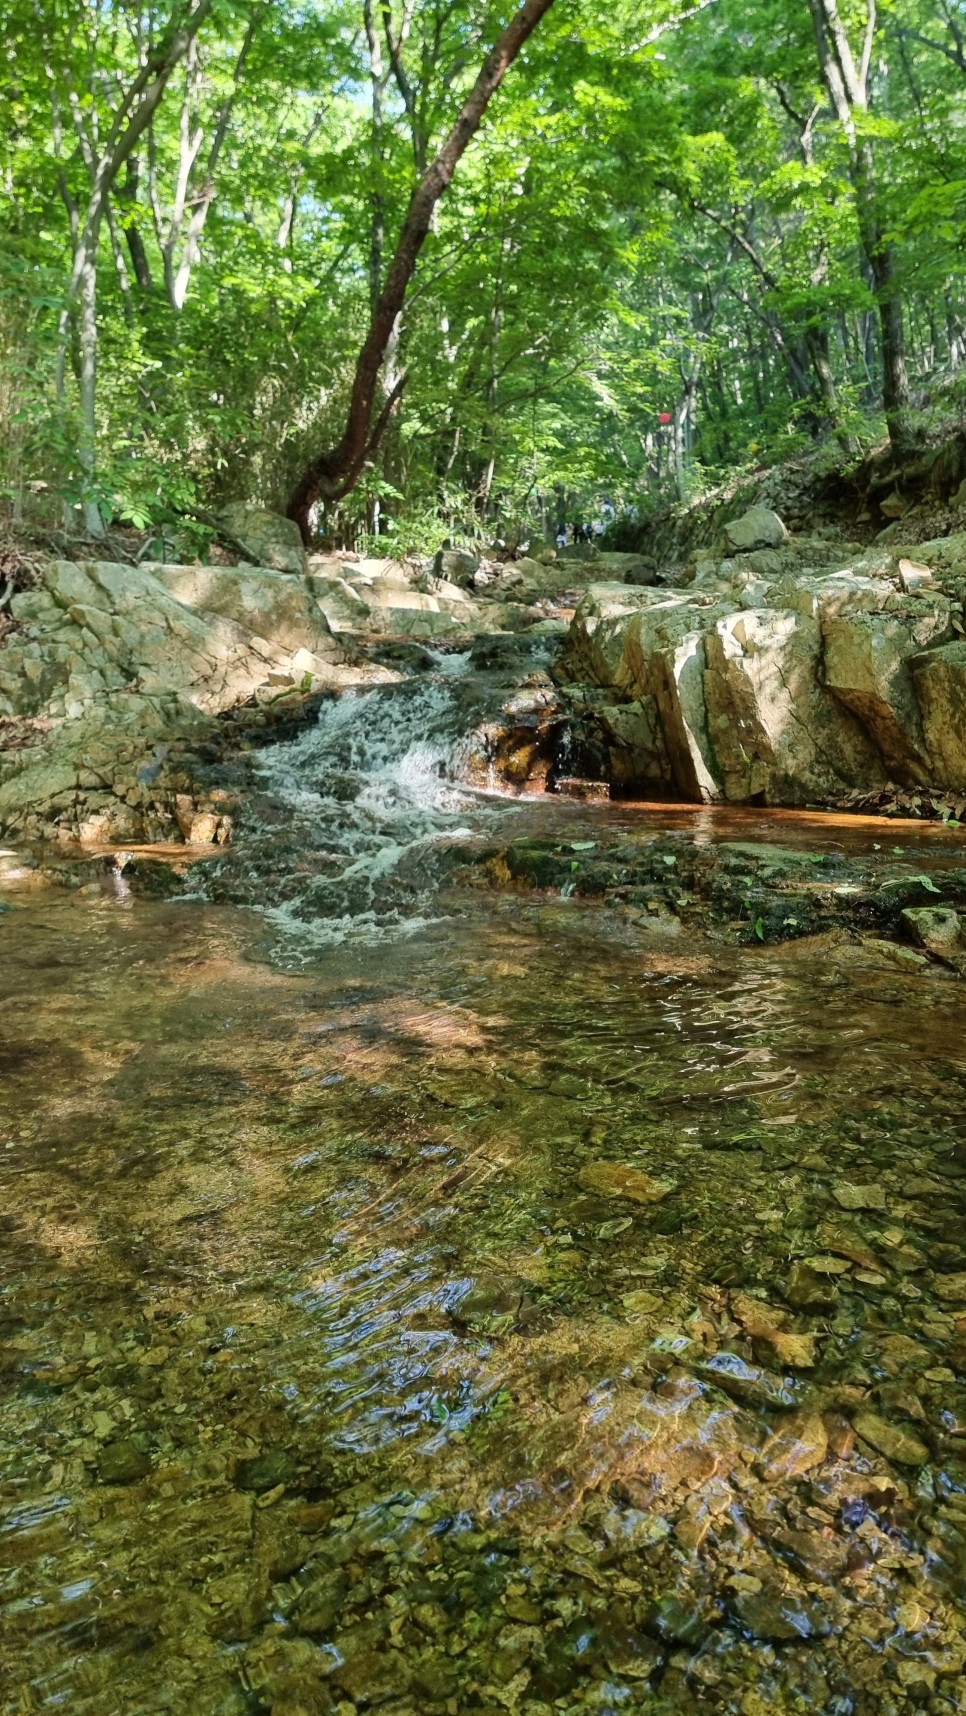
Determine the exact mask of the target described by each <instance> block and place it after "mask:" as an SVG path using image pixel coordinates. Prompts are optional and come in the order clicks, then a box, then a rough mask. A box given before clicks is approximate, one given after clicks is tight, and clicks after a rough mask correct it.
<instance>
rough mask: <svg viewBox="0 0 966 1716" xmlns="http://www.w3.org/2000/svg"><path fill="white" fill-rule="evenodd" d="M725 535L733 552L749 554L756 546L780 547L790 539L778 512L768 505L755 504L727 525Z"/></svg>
mask: <svg viewBox="0 0 966 1716" xmlns="http://www.w3.org/2000/svg"><path fill="white" fill-rule="evenodd" d="M724 536H725V542H726V544H727V546H728V549H729V550H730V552H731V553H732V554H748V553H750V552H751V551H752V550H753V549H755V548H780V547H781V545H782V543H783V542H785V541H787V539H788V531H787V530H786V529H785V526H784V524H783V523H782V521H781V519H780V518H779V516H778V514H777V512H772V511H771V508H770V507H767V506H753V507H749V509H748V511H747V512H743V513H742V515H741V517H740V518H734V519H732V520H731V521H730V522H729V523H728V524H726V525H725V527H724Z"/></svg>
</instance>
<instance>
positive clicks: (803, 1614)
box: [732, 1586, 829, 1644]
mask: <svg viewBox="0 0 966 1716" xmlns="http://www.w3.org/2000/svg"><path fill="white" fill-rule="evenodd" d="M732 1609H733V1612H734V1615H735V1618H736V1619H737V1621H738V1622H739V1624H740V1625H741V1627H742V1629H743V1631H744V1632H746V1633H750V1634H751V1637H752V1638H753V1639H760V1640H761V1641H762V1642H763V1643H768V1644H791V1643H795V1642H798V1643H800V1642H801V1641H802V1640H803V1639H810V1638H814V1637H815V1636H816V1635H822V1634H825V1633H827V1632H828V1630H829V1626H828V1621H827V1620H826V1619H825V1617H824V1616H823V1615H822V1614H821V1611H820V1610H818V1609H817V1608H816V1606H815V1605H814V1604H810V1603H805V1602H804V1601H803V1599H802V1598H800V1597H797V1596H796V1595H795V1593H794V1592H792V1591H782V1590H779V1589H778V1588H769V1587H768V1586H766V1587H765V1588H764V1590H762V1591H741V1592H739V1594H738V1596H737V1597H735V1599H734V1601H733V1603H732Z"/></svg>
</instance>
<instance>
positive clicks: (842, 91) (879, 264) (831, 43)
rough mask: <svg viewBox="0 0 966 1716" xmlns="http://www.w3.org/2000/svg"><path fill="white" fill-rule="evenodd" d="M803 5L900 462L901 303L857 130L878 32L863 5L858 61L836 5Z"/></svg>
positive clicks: (904, 389)
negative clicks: (839, 149) (865, 279)
mask: <svg viewBox="0 0 966 1716" xmlns="http://www.w3.org/2000/svg"><path fill="white" fill-rule="evenodd" d="M808 5H809V9H810V11H811V14H812V22H813V24H814V27H815V45H816V48H817V51H818V59H819V65H820V67H821V70H822V76H823V78H824V80H825V86H826V88H827V90H828V93H829V97H830V99H831V102H832V106H833V108H834V109H835V113H836V115H837V117H838V120H839V123H840V124H841V126H842V130H843V131H844V133H845V137H846V140H847V142H848V146H849V157H850V164H851V176H852V185H853V189H854V191H855V208H856V217H857V222H858V228H859V243H860V244H861V246H862V252H863V255H864V257H865V261H866V264H867V266H868V270H869V275H870V277H871V282H872V291H873V294H874V297H875V303H876V311H877V314H878V318H879V332H880V336H881V342H882V404H883V408H884V410H885V417H886V423H887V425H888V429H889V439H890V441H891V442H892V449H893V452H894V453H895V455H896V458H897V459H903V458H906V457H907V456H908V454H909V453H910V452H911V451H912V449H913V446H914V437H913V434H912V429H911V426H910V424H909V377H908V374H907V371H906V349H905V331H904V328H903V319H902V303H901V301H900V298H899V295H898V292H897V291H896V284H895V270H894V266H893V256H892V247H891V245H890V244H889V241H888V239H887V237H886V235H885V231H884V228H883V224H882V218H881V214H880V206H879V194H878V185H877V180H876V161H875V152H874V149H873V145H872V141H871V138H870V137H869V136H868V135H867V134H866V133H865V132H864V130H863V126H862V120H863V118H864V116H865V114H866V113H867V112H868V106H869V95H868V88H869V67H870V65H871V60H872V48H873V43H874V40H875V32H876V28H877V13H876V0H866V21H865V31H864V36H863V43H862V51H861V55H860V57H859V59H858V60H856V58H855V55H854V54H853V52H852V48H851V45H850V43H849V39H848V36H847V34H846V30H845V26H844V24H843V22H842V18H841V15H840V13H839V9H838V0H808ZM857 116H858V117H857Z"/></svg>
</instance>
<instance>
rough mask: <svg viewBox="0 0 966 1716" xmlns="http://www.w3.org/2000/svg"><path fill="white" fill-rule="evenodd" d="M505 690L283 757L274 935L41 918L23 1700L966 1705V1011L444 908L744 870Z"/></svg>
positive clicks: (26, 1257) (30, 1182)
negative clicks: (504, 844) (498, 722)
mask: <svg viewBox="0 0 966 1716" xmlns="http://www.w3.org/2000/svg"><path fill="white" fill-rule="evenodd" d="M475 696H476V693H475V692H474V690H473V688H472V686H470V685H469V684H468V683H466V682H465V681H464V679H463V678H461V676H460V675H459V674H448V675H447V674H442V673H441V674H439V675H437V676H434V677H433V678H432V679H431V680H430V681H428V682H426V683H424V684H423V685H421V686H417V687H404V688H402V689H401V690H400V691H398V692H395V693H392V694H389V693H367V694H365V698H366V701H365V702H364V705H363V707H362V708H361V709H360V708H359V703H360V699H355V700H344V701H343V702H342V703H341V704H339V705H333V706H331V707H330V708H329V709H328V710H327V711H326V712H324V714H323V717H322V720H321V722H320V725H319V727H318V728H317V729H316V730H314V731H313V732H312V733H309V734H305V735H303V736H302V737H301V738H299V739H296V740H295V741H294V742H293V743H292V744H290V745H287V746H279V747H276V748H275V750H274V751H271V752H266V753H265V755H264V757H263V759H262V763H261V770H262V784H261V792H260V794H259V795H257V796H256V799H255V800H253V805H252V810H251V815H250V817H249V820H248V823H247V826H246V827H245V828H243V831H242V835H241V838H240V840H239V843H238V846H237V848H236V849H235V851H234V853H233V854H232V856H231V858H230V859H229V860H226V861H225V869H224V874H223V875H222V877H221V878H220V881H219V880H218V879H216V885H215V887H214V889H213V892H214V893H215V895H216V896H218V897H219V898H222V897H224V898H227V897H229V896H230V897H231V898H233V899H235V900H247V901H249V902H250V903H249V904H232V903H212V901H211V900H210V899H207V900H206V899H205V898H202V897H201V896H200V895H199V896H198V897H195V898H193V899H192V898H189V899H182V900H177V901H170V902H159V901H151V900H144V899H140V898H137V897H136V896H133V895H132V894H131V893H130V892H129V891H128V889H127V888H126V886H125V884H124V878H123V875H121V876H118V875H116V874H114V873H109V874H107V875H105V878H104V880H103V882H99V883H97V884H96V885H93V884H92V887H91V889H89V890H85V891H83V892H82V893H79V894H74V895H67V894H60V893H54V892H50V893H47V892H24V893H22V894H19V895H16V894H15V895H11V896H10V899H11V903H12V904H13V905H14V907H15V909H14V910H11V911H9V912H5V913H4V914H3V915H2V917H0V939H2V947H3V952H2V961H0V1002H2V1015H0V1016H2V1019H3V1031H2V1037H0V1237H2V1242H3V1249H2V1277H0V1289H2V1306H3V1325H4V1327H3V1333H4V1337H5V1342H4V1348H3V1357H2V1361H0V1387H2V1390H3V1394H2V1407H0V1446H2V1457H0V1709H2V1711H3V1712H4V1716H7V1713H10V1716H13V1713H15V1712H16V1713H18V1716H19V1713H21V1712H29V1711H35V1710H36V1711H40V1710H47V1709H51V1710H58V1709H60V1710H65V1711H69V1712H71V1716H74V1713H77V1716H141V1713H142V1712H143V1713H144V1716H154V1713H155V1712H171V1713H172V1716H268V1713H269V1712H271V1713H272V1716H316V1713H320V1716H324V1713H329V1712H338V1713H339V1716H353V1713H354V1712H355V1711H366V1710H369V1709H377V1710H379V1711H380V1712H382V1713H383V1716H422V1713H423V1712H429V1713H436V1712H438V1713H440V1716H443V1713H447V1716H462V1713H463V1712H466V1713H467V1716H469V1713H470V1712H480V1713H488V1716H498V1713H499V1712H504V1711H509V1712H511V1713H513V1712H520V1713H521V1716H550V1713H551V1712H554V1711H561V1712H574V1713H577V1712H589V1711H594V1712H635V1713H637V1712H647V1713H651V1712H659V1713H662V1716H664V1713H666V1716H671V1713H672V1712H674V1713H676V1712H688V1713H690V1712H701V1713H704V1712H714V1713H718V1712H721V1713H725V1712H727V1713H729V1716H730V1713H732V1712H734V1713H735V1716H766V1712H767V1713H770V1712H785V1711H788V1712H793V1711H794V1712H810V1713H815V1716H849V1713H851V1712H855V1713H856V1716H880V1713H882V1716H890V1713H892V1712H900V1711H906V1710H911V1709H924V1710H928V1711H930V1712H946V1711H956V1710H966V1690H964V1688H966V1679H964V1673H963V1669H964V1664H966V1605H964V1597H966V1380H964V1378H966V1228H964V1223H963V1216H964V1205H966V990H964V988H963V986H962V983H961V982H960V981H959V980H958V979H956V978H954V977H952V976H950V975H948V974H946V973H945V972H942V971H936V970H935V969H933V968H931V967H930V968H911V967H910V968H908V969H906V968H904V967H901V966H896V965H889V964H888V962H885V961H883V960H881V959H877V958H875V957H871V958H865V957H863V954H862V950H861V948H857V947H856V945H854V944H853V943H852V942H849V941H848V939H847V938H837V937H832V938H828V939H826V940H824V941H823V940H815V939H805V940H802V941H800V942H793V943H789V944H787V945H786V946H784V947H779V948H767V947H755V946H751V947H748V946H742V947H733V946H725V945H716V944H715V943H714V942H712V941H709V940H708V939H706V938H705V937H703V936H701V937H699V936H697V935H695V936H694V937H693V938H692V937H690V936H689V935H688V934H687V933H682V932H681V931H680V930H677V931H676V932H675V929H674V926H671V925H668V924H666V923H664V922H663V921H662V922H658V923H656V924H655V925H654V926H650V927H649V926H648V925H646V924H642V923H640V922H638V921H631V919H630V918H629V917H628V916H627V915H626V914H622V913H621V912H619V911H613V910H608V909H607V908H606V907H603V906H597V905H593V904H588V903H587V902H585V901H580V900H578V899H577V898H561V897H560V896H559V895H557V896H549V895H535V894H524V893H520V894H512V893H511V894H500V893H496V892H494V893H487V892H481V891H479V890H476V889H472V888H469V887H465V888H461V887H459V886H457V885H454V884H453V883H452V881H449V882H446V881H445V879H441V874H440V872H439V871H438V869H437V866H436V862H435V860H436V857H437V855H438V854H439V853H440V852H441V851H442V850H443V849H444V848H445V846H446V843H447V842H449V841H451V840H453V839H457V838H458V839H460V840H462V841H465V840H467V839H472V838H474V837H476V836H478V835H480V834H483V833H485V834H489V833H491V832H492V830H493V829H494V828H496V827H500V828H502V827H504V826H507V827H511V828H515V829H519V828H534V829H537V830H540V829H556V830H561V829H565V830H566V831H567V834H568V837H569V838H570V839H572V840H573V841H574V842H575V849H577V845H578V844H579V843H580V842H581V840H582V839H584V838H586V839H595V838H597V837H598V835H599V833H600V831H601V829H602V828H605V827H606V826H608V825H610V824H619V826H620V827H621V829H622V830H623V831H624V833H627V832H628V831H630V833H631V834H634V833H635V831H636V832H637V833H639V835H640V838H642V839H644V838H650V837H652V836H653V833H654V830H655V828H665V827H668V826H673V827H674V828H676V829H677V830H678V831H679V835H680V837H681V838H682V839H687V838H691V837H693V838H697V839H701V840H714V839H715V838H717V837H719V835H721V834H722V833H724V834H727V833H729V832H730V833H732V834H733V832H734V830H733V826H732V823H731V822H729V819H728V818H720V819H717V821H716V819H715V817H714V816H713V815H709V814H707V813H705V814H704V815H702V816H698V817H693V818H691V819H690V820H689V819H688V818H686V817H683V816H682V814H681V813H680V812H674V811H666V812H646V811H643V810H638V809H635V808H634V807H614V808H608V807H598V806H591V807H588V806H583V807H582V806H579V805H569V806H567V805H561V804H559V803H552V802H550V801H543V802H535V801H526V802H522V803H520V802H518V803H508V802H507V801H505V800H502V799H499V798H497V797H495V796H494V797H488V796H486V795H485V794H484V795H481V794H479V793H477V792H473V791H471V790H470V789H469V788H467V787H466V786H464V785H462V784H461V781H460V773H461V768H460V758H461V755H462V750H461V747H462V746H464V743H465V734H466V733H467V732H468V731H469V730H470V729H471V727H472V725H473V722H474V721H475V720H477V719H478V716H479V708H478V707H477V705H476V703H475V702H474V698H475ZM353 703H354V705H355V707H353ZM743 827H744V828H745V830H746V833H745V837H746V838H748V837H749V835H748V833H747V830H748V829H749V828H753V829H754V830H756V831H757V832H756V833H755V834H754V836H753V837H754V838H758V839H772V840H775V839H778V838H781V839H782V840H786V841H788V840H790V841H793V842H795V843H797V844H799V845H801V844H807V843H808V842H809V841H810V840H813V841H814V842H815V844H816V846H818V847H821V845H822V843H823V842H826V841H828V840H829V839H830V838H831V837H832V835H831V833H830V830H829V828H828V826H827V825H825V824H822V823H821V822H817V823H816V824H813V825H810V824H809V823H808V822H807V821H806V820H805V819H797V820H795V819H791V820H790V819H781V818H769V817H768V816H767V815H765V814H761V815H759V816H756V817H753V818H751V819H746V821H745V823H744V824H743ZM812 828H814V833H812V832H811V830H812ZM834 837H835V839H837V840H839V841H843V840H845V841H848V840H849V839H851V840H855V841H860V842H861V841H862V840H871V838H872V835H871V833H869V834H867V833H864V832H862V831H860V830H858V829H857V830H856V832H855V833H854V834H851V835H850V834H848V833H843V831H842V830H840V829H837V830H835V831H834ZM959 838H960V837H959V836H956V835H954V834H947V835H944V836H943V840H942V842H941V843H939V844H937V843H936V841H935V840H931V837H929V836H927V835H923V837H922V841H921V846H922V852H921V856H920V857H917V862H920V861H921V863H922V865H923V867H924V868H927V869H928V866H929V865H930V863H932V862H934V861H935V862H947V863H948V862H949V861H950V850H952V851H953V852H954V853H955V852H957V851H958V841H959Z"/></svg>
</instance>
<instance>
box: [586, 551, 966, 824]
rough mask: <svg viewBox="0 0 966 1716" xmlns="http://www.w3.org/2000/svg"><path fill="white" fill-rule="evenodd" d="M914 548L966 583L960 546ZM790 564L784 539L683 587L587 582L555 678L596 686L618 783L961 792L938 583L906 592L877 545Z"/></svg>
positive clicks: (956, 711) (780, 791)
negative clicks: (835, 558) (814, 563)
mask: <svg viewBox="0 0 966 1716" xmlns="http://www.w3.org/2000/svg"><path fill="white" fill-rule="evenodd" d="M795 553H797V549H796V550H795ZM917 554H918V555H919V556H920V557H921V559H922V561H923V562H925V561H926V559H927V556H928V558H929V561H930V564H932V563H933V562H935V563H936V564H937V565H941V566H948V567H949V568H950V571H949V573H948V574H947V583H948V582H949V580H953V584H952V585H951V587H952V588H955V587H956V585H955V580H956V579H958V578H960V577H964V575H966V540H963V541H962V542H960V543H959V544H958V545H957V546H951V545H950V544H948V543H946V544H940V545H932V544H926V545H924V547H923V548H921V549H919V550H917ZM792 559H794V555H793V550H792V547H791V546H790V547H789V548H787V549H785V550H783V551H782V552H781V553H780V554H778V555H777V556H776V558H775V559H774V561H768V560H767V559H762V558H760V557H759V552H758V551H755V552H754V553H749V554H746V555H738V556H732V557H730V558H726V559H725V560H717V561H716V560H707V561H705V560H702V561H701V562H700V563H699V564H698V565H697V567H696V572H697V576H696V580H695V582H694V583H693V584H691V585H690V586H689V587H688V588H687V589H685V590H647V589H637V590H631V589H628V587H627V586H617V585H613V584H601V585H593V586H591V587H590V589H588V591H587V592H586V595H585V596H584V598H583V599H582V601H581V602H580V604H579V606H578V608H577V611H576V613H575V615H574V619H573V622H572V625H571V627H570V631H569V633H568V636H567V639H566V641H565V645H564V648H563V650H562V652H561V657H560V660H559V663H558V668H557V677H558V678H559V679H562V680H564V681H566V680H570V681H572V682H577V683H582V684H584V685H590V686H593V687H597V688H599V690H600V693H601V696H600V699H599V702H598V703H597V704H595V705H593V708H594V709H595V711H596V713H595V714H594V717H593V719H594V720H596V721H597V723H598V727H599V730H600V732H601V734H602V737H603V742H604V745H605V748H607V749H609V752H610V756H611V762H612V766H613V769H614V774H613V776H612V778H613V780H614V781H615V782H617V784H626V783H627V782H629V781H635V782H640V783H646V784H648V785H651V784H653V786H654V788H655V790H659V789H663V790H670V791H674V792H677V793H679V794H680V795H681V796H683V797H685V798H687V799H689V800H692V801H701V800H705V801H710V802H713V801H714V800H716V799H726V800H729V801H731V802H736V803H740V802H747V801H748V800H750V799H758V800H761V801H763V802H765V803H770V804H800V803H809V802H816V801H822V800H826V801H827V800H828V799H830V798H832V799H834V798H835V797H837V796H839V795H840V794H841V793H842V792H843V790H846V789H847V790H851V789H854V788H862V789H871V788H873V787H876V786H880V785H882V784H883V783H884V782H885V781H886V780H888V779H891V780H895V781H898V782H901V783H908V784H923V785H929V784H933V785H935V786H937V787H940V788H943V789H945V788H947V787H955V788H957V789H961V790H963V791H966V643H951V642H949V639H950V636H951V631H952V627H953V622H954V620H955V619H956V616H957V614H958V613H959V612H960V611H961V610H960V609H959V606H958V603H957V601H956V599H955V596H953V595H950V593H949V590H948V589H947V590H945V591H944V590H943V588H942V587H941V583H942V581H941V579H935V580H934V581H933V582H929V581H926V582H924V583H923V582H920V583H918V584H917V585H916V587H915V588H913V589H910V588H908V587H907V586H908V583H909V580H908V577H907V576H906V577H903V568H902V565H901V564H900V563H898V562H897V559H896V557H895V556H894V555H892V554H890V553H889V552H888V551H887V550H880V549H874V550H873V551H871V552H869V553H866V554H864V555H863V554H859V553H856V554H855V555H854V557H853V559H852V560H851V561H850V563H849V564H848V565H845V566H843V565H841V564H838V565H834V564H833V565H831V566H829V564H828V562H827V561H826V563H825V564H824V565H822V566H821V569H818V570H817V569H815V568H814V567H810V566H809V565H808V564H802V565H800V566H793V565H792V564H791V560H792ZM584 706H585V707H591V705H589V704H585V705H584ZM621 709H625V710H626V713H625V714H624V715H620V714H619V713H618V711H619V710H621ZM645 753H646V754H645Z"/></svg>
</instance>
